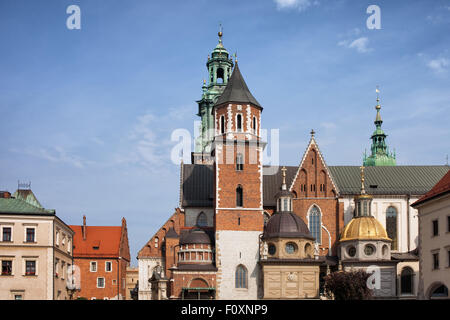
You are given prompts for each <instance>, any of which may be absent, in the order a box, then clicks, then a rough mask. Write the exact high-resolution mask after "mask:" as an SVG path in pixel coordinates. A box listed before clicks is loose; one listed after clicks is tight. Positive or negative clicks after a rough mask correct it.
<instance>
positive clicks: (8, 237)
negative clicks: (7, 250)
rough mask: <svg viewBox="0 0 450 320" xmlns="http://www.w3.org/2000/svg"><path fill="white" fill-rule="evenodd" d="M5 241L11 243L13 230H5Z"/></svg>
mask: <svg viewBox="0 0 450 320" xmlns="http://www.w3.org/2000/svg"><path fill="white" fill-rule="evenodd" d="M3 241H7V242H9V241H11V228H3Z"/></svg>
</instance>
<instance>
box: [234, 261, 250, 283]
mask: <svg viewBox="0 0 450 320" xmlns="http://www.w3.org/2000/svg"><path fill="white" fill-rule="evenodd" d="M235 287H236V288H247V269H246V268H245V267H244V266H243V265H242V264H240V265H238V266H237V268H236V284H235Z"/></svg>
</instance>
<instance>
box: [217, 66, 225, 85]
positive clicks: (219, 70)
mask: <svg viewBox="0 0 450 320" xmlns="http://www.w3.org/2000/svg"><path fill="white" fill-rule="evenodd" d="M219 79H220V81H219ZM217 83H224V75H223V69H222V68H219V69H217Z"/></svg>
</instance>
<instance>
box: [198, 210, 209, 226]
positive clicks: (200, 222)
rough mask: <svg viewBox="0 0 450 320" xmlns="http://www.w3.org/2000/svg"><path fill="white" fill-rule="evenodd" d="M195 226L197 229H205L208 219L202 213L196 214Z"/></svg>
mask: <svg viewBox="0 0 450 320" xmlns="http://www.w3.org/2000/svg"><path fill="white" fill-rule="evenodd" d="M196 225H197V226H198V227H206V226H207V225H208V218H207V217H206V214H205V213H204V212H203V211H202V212H200V213H199V214H198V216H197V222H196Z"/></svg>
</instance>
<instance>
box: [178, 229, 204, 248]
mask: <svg viewBox="0 0 450 320" xmlns="http://www.w3.org/2000/svg"><path fill="white" fill-rule="evenodd" d="M183 244H211V239H210V238H209V236H208V235H207V234H206V232H205V231H203V230H202V229H199V228H195V229H192V230H190V231H189V232H186V233H183V234H182V235H181V239H180V245H183Z"/></svg>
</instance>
